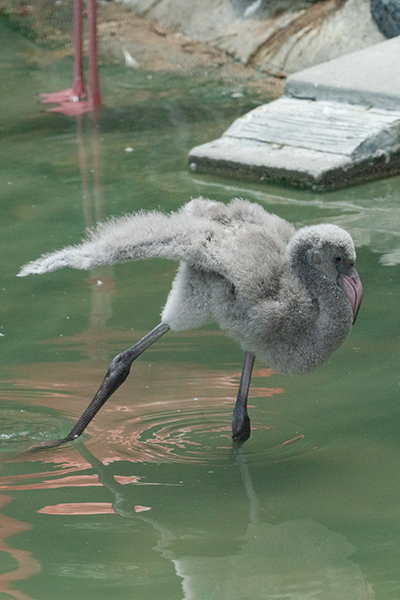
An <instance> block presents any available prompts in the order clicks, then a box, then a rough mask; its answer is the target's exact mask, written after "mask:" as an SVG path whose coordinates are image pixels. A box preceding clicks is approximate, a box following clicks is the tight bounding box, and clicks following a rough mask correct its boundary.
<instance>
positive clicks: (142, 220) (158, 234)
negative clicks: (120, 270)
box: [19, 199, 294, 283]
mask: <svg viewBox="0 0 400 600" xmlns="http://www.w3.org/2000/svg"><path fill="white" fill-rule="evenodd" d="M293 233H294V229H293V228H292V226H291V225H289V224H288V223H287V222H286V221H283V220H282V219H280V218H279V217H276V216H275V215H271V214H269V213H267V212H266V211H265V210H264V209H263V208H262V207H261V206H258V205H255V204H252V203H250V202H247V201H244V200H233V201H232V202H231V203H230V204H228V205H225V204H223V203H221V202H212V201H210V200H203V199H197V200H192V201H191V202H189V203H188V204H186V205H185V206H183V207H182V208H181V209H180V210H179V211H177V212H174V213H171V214H163V213H161V212H157V211H154V212H140V213H135V214H133V215H129V216H124V217H121V218H119V219H112V220H110V221H108V222H106V223H101V224H99V225H98V226H97V227H96V228H95V229H93V230H90V231H88V234H87V237H86V239H85V240H84V241H83V242H82V243H81V244H79V245H76V246H67V247H66V248H63V249H62V250H59V251H57V252H53V253H50V254H44V255H43V256H42V257H41V258H39V259H37V260H35V261H33V262H30V263H28V264H27V265H25V266H24V267H23V268H22V269H21V272H20V273H19V276H20V277H23V276H25V275H30V274H41V273H47V272H50V271H55V270H56V269H60V268H62V267H72V268H75V269H84V270H88V269H92V268H93V267H96V266H99V265H104V264H107V265H113V264H116V263H120V262H126V261H129V260H139V259H145V258H167V259H170V260H175V261H186V262H188V263H189V264H191V265H192V266H194V267H197V268H201V269H204V270H207V271H214V272H216V273H219V274H221V275H223V276H224V277H227V278H228V279H229V280H230V281H232V282H233V283H234V282H235V279H236V277H235V273H236V274H238V269H239V271H243V274H245V273H246V271H247V270H248V268H249V266H250V264H249V263H252V264H253V265H254V266H256V265H257V263H260V261H262V260H263V256H262V254H268V253H271V252H272V251H273V252H275V253H279V254H283V253H284V250H285V248H286V245H287V243H288V241H289V239H290V238H291V237H292V235H293ZM246 240H247V243H246ZM266 262H268V261H266Z"/></svg>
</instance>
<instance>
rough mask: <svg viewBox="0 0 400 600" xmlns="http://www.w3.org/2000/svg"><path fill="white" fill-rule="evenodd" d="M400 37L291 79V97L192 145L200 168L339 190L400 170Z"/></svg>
mask: <svg viewBox="0 0 400 600" xmlns="http://www.w3.org/2000/svg"><path fill="white" fill-rule="evenodd" d="M398 56H400V39H399V38H394V39H392V40H387V41H385V42H382V43H381V44H377V45H375V46H373V47H371V48H367V49H366V50H362V51H359V52H354V53H353V54H350V55H348V56H345V57H341V58H339V59H335V60H332V61H329V62H327V63H323V64H321V65H318V66H316V67H311V68H310V69H306V70H304V71H301V72H299V73H296V74H295V75H292V76H290V77H289V78H288V80H287V82H286V86H285V96H283V97H282V98H280V99H279V100H276V101H275V102H271V103H270V104H265V105H263V106H259V107H258V108H256V109H255V110H252V111H251V112H249V113H248V114H246V115H244V116H243V117H240V118H239V119H237V120H236V121H235V122H234V123H233V124H232V125H231V126H230V127H229V128H228V129H227V130H226V131H225V133H224V134H223V135H222V136H221V138H219V139H217V140H213V141H211V142H208V143H206V144H203V145H201V146H197V147H196V148H193V149H192V150H191V151H190V154H189V161H190V164H191V167H192V168H193V169H198V170H202V171H214V172H220V173H226V174H229V175H230V176H234V177H241V178H252V179H260V180H263V181H268V182H278V183H279V182H280V183H283V184H289V185H293V186H296V187H302V188H309V189H312V190H318V191H321V190H322V191H323V190H331V189H336V188H340V187H346V186H348V185H353V184H356V183H361V182H364V181H368V180H373V179H379V178H383V177H388V176H391V175H395V174H397V173H400V61H399V60H398Z"/></svg>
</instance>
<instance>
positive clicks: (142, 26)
mask: <svg viewBox="0 0 400 600" xmlns="http://www.w3.org/2000/svg"><path fill="white" fill-rule="evenodd" d="M0 15H2V17H3V18H9V19H11V20H12V21H13V22H14V23H15V24H16V25H17V26H18V27H21V28H22V29H23V30H24V31H26V32H27V34H28V35H30V37H33V38H34V39H35V41H37V42H38V44H39V48H38V50H37V52H38V53H40V54H41V55H42V56H41V59H43V58H44V57H43V54H44V53H46V54H47V59H48V60H53V59H57V58H61V57H63V56H66V55H70V54H72V53H73V47H72V0H64V1H62V2H54V0H52V1H50V0H37V2H35V4H34V5H32V6H30V5H28V4H27V3H26V2H24V1H21V0H18V1H17V0H0ZM98 39H99V52H100V60H101V61H102V62H120V63H122V64H123V63H125V62H127V63H130V66H131V68H138V69H143V70H146V71H161V70H164V71H174V72H177V73H179V74H180V75H182V76H188V77H190V76H195V77H196V80H197V81H199V80H201V79H204V80H219V81H225V82H233V81H234V82H235V83H238V84H241V85H242V86H244V87H250V88H252V91H253V92H256V93H257V92H258V91H259V92H260V93H262V94H263V95H266V94H267V95H268V96H270V97H278V96H280V95H281V94H282V92H283V84H284V81H283V80H282V79H280V78H277V77H271V76H268V75H267V74H266V73H262V72H261V71H259V70H257V69H256V68H254V67H251V66H246V65H244V64H242V63H240V62H238V61H237V60H235V59H234V58H233V57H231V56H229V55H228V54H227V53H226V52H224V51H223V50H219V49H216V48H214V47H213V46H211V45H209V44H205V43H201V42H197V41H195V40H192V39H191V38H189V37H188V36H186V35H184V34H182V33H179V32H175V31H170V30H167V29H164V28H161V27H160V26H159V25H157V24H156V23H153V22H150V21H148V20H146V19H145V18H143V17H140V16H138V15H136V14H134V13H133V12H132V11H131V10H129V9H128V8H127V7H125V6H123V5H121V4H119V3H115V2H99V10H98ZM127 53H128V54H127ZM126 57H127V58H126Z"/></svg>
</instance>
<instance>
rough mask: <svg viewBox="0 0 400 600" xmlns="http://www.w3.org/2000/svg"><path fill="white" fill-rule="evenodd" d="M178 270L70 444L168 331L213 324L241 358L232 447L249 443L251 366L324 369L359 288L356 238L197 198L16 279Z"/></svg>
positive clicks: (104, 232) (36, 264)
mask: <svg viewBox="0 0 400 600" xmlns="http://www.w3.org/2000/svg"><path fill="white" fill-rule="evenodd" d="M155 257H159V258H168V259H171V260H175V261H179V262H180V265H179V269H178V272H177V275H176V277H175V280H174V282H173V284H172V289H171V291H170V293H169V296H168V299H167V303H166V305H165V307H164V310H163V311H162V316H161V323H160V324H159V325H158V326H157V327H155V329H153V330H152V331H151V332H150V333H149V334H148V335H146V336H145V337H144V338H143V339H142V340H140V341H139V342H138V343H137V344H135V345H134V346H132V347H131V348H129V349H128V350H126V351H125V352H122V353H121V354H119V355H118V356H116V357H115V358H114V360H113V361H112V363H111V365H110V367H109V369H108V372H107V374H106V376H105V378H104V380H103V383H102V384H101V386H100V388H99V390H98V392H97V393H96V395H95V397H94V398H93V400H92V402H91V403H90V404H89V406H88V408H87V409H86V411H85V412H84V413H83V415H82V417H81V418H80V419H79V421H78V422H77V423H76V425H75V427H74V428H73V429H72V430H71V432H70V433H69V434H68V435H67V437H66V438H63V439H61V440H55V441H51V442H45V443H43V444H41V445H40V446H35V447H34V448H35V449H36V448H38V447H53V446H57V445H59V444H61V443H64V442H68V441H71V440H74V439H76V438H77V437H78V436H80V435H81V433H82V432H83V431H84V429H85V428H86V426H87V425H88V423H89V422H90V421H91V420H92V418H93V417H94V415H95V414H96V413H97V411H98V410H99V409H100V408H101V406H102V405H103V404H104V403H105V402H106V400H107V399H108V398H109V397H110V396H111V394H112V393H113V392H114V391H115V390H116V389H117V388H118V387H119V386H120V385H121V384H122V383H123V382H124V381H125V379H126V377H127V376H128V374H129V370H130V367H131V364H132V362H133V361H134V360H135V358H137V357H138V356H139V355H140V354H141V353H142V352H143V351H144V350H146V349H147V348H148V347H149V346H150V345H151V344H153V343H154V342H155V341H156V340H158V339H159V338H160V337H161V336H162V335H163V334H164V333H166V332H167V331H169V330H172V331H182V330H185V329H193V328H197V327H201V326H202V325H206V324H209V323H217V324H218V325H219V326H220V327H221V328H222V329H226V330H227V332H228V334H229V335H230V336H231V337H232V338H234V339H235V340H236V341H237V342H239V344H240V345H241V347H242V348H243V350H244V352H245V354H244V364H243V370H242V376H241V381H240V386H239V392H238V396H237V400H236V404H235V408H234V413H233V421H232V438H233V439H234V440H236V441H239V442H244V441H246V440H247V439H248V438H249V436H250V419H249V417H248V414H247V396H248V391H249V386H250V379H251V373H252V368H253V364H254V359H255V356H258V357H259V358H260V359H261V360H263V361H265V362H267V363H268V364H269V365H271V366H272V367H273V368H274V369H276V370H277V371H280V372H283V373H289V374H291V375H298V374H302V373H308V372H309V371H312V370H313V369H316V368H317V367H319V366H320V365H321V364H322V363H324V362H325V361H326V360H327V359H328V358H329V356H330V355H331V354H332V352H333V351H334V350H336V349H337V348H338V347H339V346H340V345H341V344H342V342H343V341H344V339H345V338H346V337H347V335H348V333H349V332H350V329H351V326H352V324H353V323H354V321H355V319H356V316H357V312H358V309H359V307H360V304H361V300H362V295H363V288H362V285H361V281H360V278H359V276H358V273H357V271H356V270H355V268H354V261H355V258H356V254H355V249H354V244H353V240H352V239H351V236H350V235H349V234H348V233H347V232H346V231H344V230H343V229H341V228H340V227H337V226H336V225H314V226H311V227H303V228H301V229H299V230H298V231H296V230H295V228H294V227H293V226H292V225H290V224H289V223H288V222H287V221H284V220H283V219H281V218H280V217H278V216H276V215H273V214H270V213H268V212H267V211H266V210H264V209H263V208H262V207H261V206H259V205H258V204H253V203H251V202H248V201H246V200H240V199H235V200H232V201H231V202H230V203H229V204H227V205H226V204H223V203H222V202H213V201H211V200H205V199H202V198H198V199H196V200H192V201H191V202H189V203H188V204H185V205H184V206H183V207H182V208H181V209H180V210H178V211H177V212H173V213H171V214H163V213H161V212H157V211H154V212H139V213H136V214H132V215H129V216H124V217H122V218H119V219H112V220H110V221H108V222H106V223H102V224H99V225H98V226H97V227H96V228H95V229H93V230H92V231H89V232H88V235H87V239H86V240H84V241H83V242H82V244H80V245H77V246H68V247H66V248H64V249H63V250H59V251H58V252H53V253H51V254H45V255H43V256H42V257H41V258H39V259H38V260H35V261H33V262H31V263H28V264H27V265H25V266H24V267H23V268H22V270H21V272H20V273H19V276H21V277H23V276H25V275H29V274H33V273H47V272H49V271H54V270H56V269H60V268H61V267H73V268H75V269H92V268H93V267H97V266H98V265H104V264H106V265H113V264H115V263H120V262H125V261H128V260H138V259H142V258H155Z"/></svg>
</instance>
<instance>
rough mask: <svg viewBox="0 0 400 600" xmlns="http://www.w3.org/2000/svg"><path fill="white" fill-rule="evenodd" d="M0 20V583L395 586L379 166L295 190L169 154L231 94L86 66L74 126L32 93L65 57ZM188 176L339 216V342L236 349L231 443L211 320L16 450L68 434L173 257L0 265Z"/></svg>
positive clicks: (164, 344)
mask: <svg viewBox="0 0 400 600" xmlns="http://www.w3.org/2000/svg"><path fill="white" fill-rule="evenodd" d="M0 27H1V29H0V37H1V40H2V44H1V50H0V72H1V93H0V99H1V111H0V135H1V143H0V165H1V169H0V190H1V217H2V218H1V222H0V226H1V249H2V261H1V285H0V293H1V300H2V302H1V321H0V332H1V334H2V337H0V344H1V363H0V373H1V381H0V399H1V403H0V419H1V428H0V452H1V457H2V460H1V471H0V507H1V508H0V536H1V538H0V598H20V599H22V600H29V599H33V600H47V599H49V600H54V599H55V598H57V600H60V599H63V598H66V599H67V598H68V599H69V600H70V599H77V600H78V599H79V600H80V599H81V598H85V599H86V598H87V599H91V598H93V599H98V598H107V599H116V600H125V599H132V598H135V600H150V599H151V600H247V599H250V598H251V600H258V599H260V600H261V599H263V600H264V599H269V598H271V599H272V598H273V599H280V598H285V599H288V598H289V599H291V600H311V599H312V600H314V599H318V600H358V599H372V598H374V599H376V600H399V599H400V475H399V474H400V444H399V435H398V430H399V424H400V404H399V399H400V395H399V394H400V374H399V368H398V348H399V336H400V311H399V308H398V307H399V300H398V298H399V287H400V285H399V263H400V212H399V199H400V179H399V178H393V179H390V180H386V181H382V182H376V183H370V184H368V185H365V186H358V187H355V188H352V189H349V190H343V191H340V192H336V193H329V194H325V195H315V194H309V193H306V192H296V191H293V190H290V189H283V188H278V187H272V186H262V185H259V184H257V183H254V184H248V183H241V182H239V181H233V180H226V179H218V178H216V177H212V176H200V175H197V174H196V173H191V172H190V171H189V169H188V167H187V163H186V155H187V152H188V150H189V149H190V148H191V147H192V146H194V145H196V144H199V143H202V142H205V141H208V140H210V139H212V138H214V137H217V136H218V135H219V134H220V133H221V132H222V131H223V130H224V129H225V128H226V127H227V126H228V125H229V124H230V122H231V121H232V120H233V118H235V117H236V116H239V115H240V114H243V113H244V112H245V111H247V110H249V109H251V108H253V107H254V106H255V104H256V102H257V101H258V100H257V99H255V98H253V97H252V95H251V92H246V93H244V95H243V97H241V98H237V97H235V98H232V94H234V91H235V89H236V88H235V82H232V84H229V83H225V84H219V83H218V82H216V81H214V82H212V83H211V82H210V83H209V84H205V83H199V84H198V85H197V84H196V81H193V80H192V79H191V80H188V79H185V78H181V77H179V76H174V75H171V73H169V74H165V73H147V72H144V71H137V70H128V69H125V68H123V67H122V66H118V65H108V66H104V67H103V68H102V70H101V80H102V89H103V95H104V100H105V107H104V109H103V111H102V113H101V118H100V122H99V124H97V123H96V122H94V121H93V120H92V119H91V118H90V117H89V116H86V117H84V118H83V119H81V120H80V122H77V120H76V119H74V118H67V117H64V116H63V115H59V114H54V113H46V112H44V109H43V106H41V105H40V104H39V102H38V94H39V93H40V92H46V91H57V90H59V89H63V88H64V87H66V86H67V85H68V84H69V77H70V73H71V63H70V61H69V60H65V61H61V62H57V63H51V64H49V63H43V64H40V63H39V62H37V61H33V60H32V53H34V50H35V47H34V44H32V43H31V42H28V41H27V40H26V39H24V38H23V37H22V36H21V35H19V34H18V33H16V32H11V31H10V30H9V29H8V28H7V27H5V26H4V24H3V23H1V21H0ZM234 95H235V94H234ZM127 148H132V149H133V151H127V150H126V149H127ZM198 195H203V196H207V197H210V198H213V199H216V200H222V201H228V200H229V199H230V198H232V197H234V196H242V197H246V198H248V199H250V200H253V201H257V202H259V203H261V204H262V205H263V206H265V207H266V208H267V209H268V210H270V211H272V212H276V213H277V214H279V215H280V216H282V217H284V218H286V219H288V220H289V221H292V222H294V223H295V224H297V225H304V224H310V223H317V222H321V221H329V222H333V223H338V224H340V225H342V226H344V227H346V228H347V229H348V230H349V231H350V232H351V233H352V235H353V237H354V239H355V241H356V244H357V251H358V261H357V268H358V271H359V273H360V276H361V278H362V281H363V284H364V290H365V297H364V302H363V306H362V309H361V311H360V314H359V317H358V320H357V323H356V325H355V327H354V330H353V332H352V333H351V335H350V337H349V338H348V340H347V341H346V342H345V343H344V345H343V346H342V347H341V348H340V350H338V351H337V352H336V353H335V354H334V355H333V356H332V358H331V359H330V361H329V362H328V363H327V364H326V365H324V366H323V367H322V368H321V369H319V370H318V371H317V372H316V373H313V374H311V375H308V376H305V377H301V378H290V377H286V376H282V375H276V374H271V373H270V372H269V371H267V370H266V367H265V365H263V364H261V363H256V367H255V376H254V378H253V384H252V388H251V399H250V404H251V409H250V411H251V413H250V414H251V418H252V425H253V435H252V437H251V438H250V440H249V441H248V442H247V443H246V444H245V445H244V446H243V447H242V449H241V451H240V452H234V451H233V450H232V447H231V442H230V437H229V436H230V418H231V412H232V408H233V404H234V401H235V394H236V389H237V385H238V381H239V376H240V369H241V361H242V353H241V351H240V348H238V347H237V346H236V345H235V344H234V343H233V342H231V341H230V340H229V339H228V338H226V337H225V336H224V335H223V333H222V332H220V331H218V329H217V328H213V327H210V328H207V329H201V330H197V331H194V332H183V333H180V334H172V333H170V334H167V335H166V336H164V337H163V338H162V339H161V340H160V341H159V342H158V343H157V344H156V345H154V346H153V347H152V348H151V349H149V350H148V351H147V352H146V354H145V355H143V356H142V357H141V358H140V359H139V360H138V361H137V363H135V365H134V367H133V369H132V373H131V376H130V378H129V379H128V380H127V382H126V383H125V384H124V386H122V387H121V388H120V390H118V392H117V393H116V394H115V396H114V397H113V398H112V399H111V400H110V401H109V403H108V404H107V405H106V406H105V407H104V408H103V409H102V411H101V412H100V413H99V415H98V416H97V417H96V419H95V421H94V422H93V424H92V425H91V426H90V428H89V432H88V434H87V435H85V436H84V439H83V440H82V442H79V443H75V444H70V445H68V446H65V447H62V448H59V449H57V450H49V451H46V452H43V453H40V454H21V453H22V452H23V451H24V450H26V449H27V448H28V447H29V446H30V445H31V444H32V443H37V442H40V441H43V440H49V439H53V438H57V437H61V436H63V435H65V434H66V433H68V431H69V430H70V428H71V426H72V424H73V422H74V420H75V419H76V418H77V417H78V416H79V415H80V414H81V412H82V410H83V409H84V408H85V407H86V405H87V403H88V402H89V400H90V399H91V397H92V395H93V393H94V392H95V390H96V389H97V387H98V385H99V383H100V381H101V379H102V377H103V375H104V373H105V371H106V369H107V366H108V364H109V362H110V360H111V359H112V357H113V356H114V355H115V354H116V353H118V352H119V351H121V350H123V349H125V348H126V347H128V346H129V345H131V344H132V343H133V342H135V341H136V340H137V339H139V337H141V336H142V335H143V334H145V333H146V332H147V331H149V330H150V329H152V328H153V327H154V326H155V325H156V324H157V323H158V321H159V314H160V311H161V308H162V306H163V304H164V302H165V299H166V296H167V293H168V290H169V287H170V284H171V281H172V279H173V277H174V273H175V270H176V265H175V264H172V263H168V262H166V261H161V260H160V261H150V262H146V263H130V264H124V265H118V266H116V267H114V268H112V269H111V268H107V269H99V270H98V271H96V272H91V273H89V274H88V273H83V272H78V271H72V270H65V271H59V272H55V273H51V274H48V275H45V276H42V277H36V276H35V277H28V278H24V279H18V278H16V277H15V275H16V273H17V272H18V270H19V268H20V266H21V265H22V264H24V263H25V262H27V261H28V260H32V259H34V258H36V257H37V256H38V255H39V254H41V253H42V252H46V251H51V250H54V249H56V248H58V247H61V246H63V245H66V244H71V243H77V242H78V241H79V239H80V238H81V236H82V235H83V232H84V230H85V227H87V226H88V225H90V224H92V223H93V222H95V221H96V220H98V219H102V218H104V217H107V216H109V215H119V214H121V213H123V212H126V211H132V210H137V209H141V208H145V209H154V208H159V207H160V208H162V209H165V210H167V211H168V210H171V209H176V208H177V207H179V206H180V205H181V204H183V203H184V202H186V201H187V200H189V199H190V198H191V197H196V196H198ZM99 281H100V282H102V284H101V285H100V284H98V282H99ZM144 509H146V510H144Z"/></svg>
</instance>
